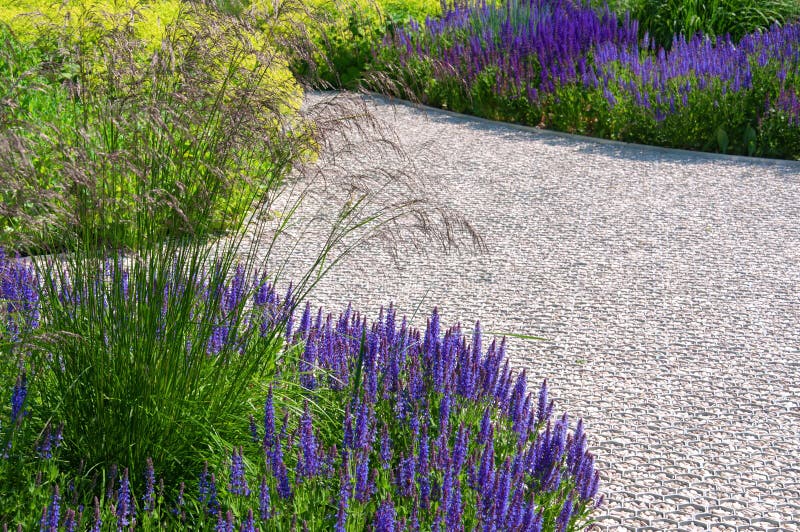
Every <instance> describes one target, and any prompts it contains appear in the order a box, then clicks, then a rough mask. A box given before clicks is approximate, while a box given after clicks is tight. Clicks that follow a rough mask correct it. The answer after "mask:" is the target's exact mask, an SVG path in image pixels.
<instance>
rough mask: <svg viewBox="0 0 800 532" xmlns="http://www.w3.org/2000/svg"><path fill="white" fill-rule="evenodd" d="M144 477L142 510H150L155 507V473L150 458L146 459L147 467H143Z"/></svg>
mask: <svg viewBox="0 0 800 532" xmlns="http://www.w3.org/2000/svg"><path fill="white" fill-rule="evenodd" d="M144 477H145V479H146V482H145V489H144V495H143V496H142V501H143V502H144V511H145V512H152V511H153V510H154V509H155V485H156V473H155V470H154V469H153V460H152V458H148V459H147V468H146V469H145V473H144Z"/></svg>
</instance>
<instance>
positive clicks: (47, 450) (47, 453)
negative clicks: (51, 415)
mask: <svg viewBox="0 0 800 532" xmlns="http://www.w3.org/2000/svg"><path fill="white" fill-rule="evenodd" d="M51 441H52V440H51V436H50V423H47V425H45V429H44V434H43V435H42V440H41V442H40V443H39V445H38V451H39V456H40V457H41V458H44V459H45V460H48V459H50V458H52V457H53V453H52V451H51V445H50V442H51Z"/></svg>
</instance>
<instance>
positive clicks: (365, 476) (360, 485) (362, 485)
mask: <svg viewBox="0 0 800 532" xmlns="http://www.w3.org/2000/svg"><path fill="white" fill-rule="evenodd" d="M370 491H371V490H370V485H369V451H366V450H361V451H359V455H358V459H357V460H356V500H357V501H358V502H367V501H368V500H369V497H370V495H371V493H370Z"/></svg>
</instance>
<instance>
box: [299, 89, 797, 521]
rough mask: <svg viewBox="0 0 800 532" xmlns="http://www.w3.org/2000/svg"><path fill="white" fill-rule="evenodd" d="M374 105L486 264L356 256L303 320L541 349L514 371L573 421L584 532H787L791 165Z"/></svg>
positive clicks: (791, 491) (462, 258) (464, 253)
mask: <svg viewBox="0 0 800 532" xmlns="http://www.w3.org/2000/svg"><path fill="white" fill-rule="evenodd" d="M325 97H326V96H320V95H315V96H312V98H317V99H319V98H325ZM368 101H369V106H370V108H371V110H372V112H373V113H374V114H375V116H377V117H378V118H380V119H381V120H383V121H384V122H385V123H386V124H387V125H389V126H390V127H391V128H393V129H394V130H395V131H396V134H397V137H398V139H399V141H400V142H401V143H402V145H403V146H404V148H405V149H406V151H407V153H408V154H410V157H411V162H412V163H413V165H414V168H413V171H414V172H416V174H415V175H416V176H417V177H418V178H419V179H420V180H421V181H424V182H426V183H427V184H428V185H431V189H433V190H435V191H436V195H437V199H438V200H439V201H441V202H443V203H444V204H446V205H448V206H449V207H451V208H453V209H455V210H456V211H459V212H461V213H462V214H464V215H465V216H466V218H467V219H468V220H469V221H470V222H471V223H472V224H473V225H474V226H475V228H476V229H477V230H478V232H479V233H480V234H481V235H482V236H483V238H484V239H485V244H486V248H487V249H486V250H485V251H484V252H482V253H477V252H473V251H470V250H465V249H462V250H460V251H458V252H457V253H445V252H443V251H442V250H440V249H439V248H437V247H436V246H433V245H432V246H431V247H430V249H422V250H415V249H406V250H402V251H401V253H400V256H399V257H398V258H397V259H396V260H395V259H393V258H392V256H391V254H390V253H389V252H388V251H386V250H385V249H383V248H381V247H378V246H373V245H368V246H363V247H361V248H359V249H357V250H356V251H354V252H353V253H352V254H351V255H350V256H349V257H348V258H346V259H345V260H344V261H343V262H342V263H340V264H339V266H338V267H337V268H336V269H334V270H333V271H332V272H331V273H330V274H329V275H328V276H327V277H325V278H323V280H322V281H321V282H320V284H318V285H317V286H316V287H315V288H314V290H313V291H312V293H311V300H312V301H313V302H314V303H315V304H320V305H322V306H324V307H325V308H326V309H329V310H332V311H335V312H338V311H339V310H340V309H343V308H344V307H345V306H346V305H347V303H348V302H349V301H353V303H354V306H355V307H356V308H358V309H360V310H362V311H364V312H366V313H367V314H368V315H369V316H371V317H373V316H376V315H377V311H378V309H379V308H380V306H381V305H386V304H388V303H389V302H390V301H393V302H394V304H395V306H396V307H398V308H399V311H400V313H404V314H407V315H409V316H410V315H412V314H414V312H415V310H416V309H417V308H419V309H420V313H419V314H417V318H416V321H417V323H418V324H420V325H424V316H425V315H427V314H428V313H429V312H430V310H431V309H432V308H433V307H434V306H438V307H439V309H440V312H441V314H442V319H443V324H444V323H455V322H456V321H461V322H462V323H463V324H465V326H471V324H472V323H474V321H475V320H476V319H479V320H480V321H481V324H482V326H483V328H484V330H485V331H495V332H499V333H516V334H528V335H535V336H541V337H545V338H547V339H548V341H535V340H525V339H521V338H516V337H511V338H510V343H509V348H510V349H509V352H510V356H511V359H512V362H513V364H514V365H515V366H516V367H518V368H525V369H526V370H527V373H528V375H529V377H530V380H531V383H532V384H533V385H538V383H539V382H540V381H541V379H543V378H545V377H547V378H548V379H549V381H548V382H549V384H550V386H551V390H552V392H553V394H554V397H555V399H556V410H558V411H563V410H566V411H568V412H569V413H570V416H571V417H572V418H575V419H577V418H578V417H582V418H583V419H584V421H585V424H586V427H587V432H588V433H589V438H590V445H591V447H592V448H593V452H594V453H595V455H596V457H597V459H598V464H599V467H600V470H601V473H602V488H601V489H602V491H603V492H604V493H605V497H606V498H605V503H604V505H603V507H602V508H601V510H599V511H598V512H597V514H596V517H597V529H600V530H617V529H620V530H677V529H685V530H706V529H707V530H800V163H794V162H777V161H763V160H745V159H743V158H727V157H717V156H709V155H705V154H693V153H689V152H682V151H672V150H661V149H655V148H648V147H642V146H635V145H623V144H618V143H604V142H595V141H592V140H588V139H582V138H576V137H570V136H564V135H559V134H553V133H549V132H542V131H534V130H523V129H521V128H514V127H511V126H507V125H502V124H494V123H489V122H486V121H481V120H478V119H473V118H469V117H461V116H455V115H451V114H447V113H443V112H438V111H432V110H429V109H420V108H415V107H413V106H411V105H409V104H404V103H399V102H394V103H391V102H389V101H387V100H383V99H381V98H372V97H370V98H369V99H368ZM381 157H383V158H384V159H382V160H383V161H384V162H386V161H387V160H389V162H391V161H390V159H391V157H389V159H386V156H385V155H382V156H381ZM374 162H375V161H373V160H370V157H368V156H367V157H365V154H364V153H361V154H360V156H357V155H356V154H353V155H352V156H351V158H350V159H348V158H347V157H344V158H343V159H341V160H340V161H339V163H340V164H343V165H344V166H348V165H349V166H350V167H351V168H352V169H354V170H359V168H361V166H359V165H362V166H364V165H370V164H374ZM396 163H397V164H398V165H399V166H402V165H408V164H409V162H408V161H399V160H398V161H396ZM290 271H291V270H290Z"/></svg>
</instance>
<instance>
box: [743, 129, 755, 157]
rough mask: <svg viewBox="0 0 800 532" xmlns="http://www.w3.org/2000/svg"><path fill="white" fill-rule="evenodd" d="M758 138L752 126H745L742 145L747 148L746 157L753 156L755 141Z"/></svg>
mask: <svg viewBox="0 0 800 532" xmlns="http://www.w3.org/2000/svg"><path fill="white" fill-rule="evenodd" d="M757 138H758V136H757V134H756V130H755V129H753V127H752V126H747V128H746V129H745V130H744V145H745V147H746V148H747V155H749V156H751V157H752V156H753V154H754V153H755V151H756V139H757Z"/></svg>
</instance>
